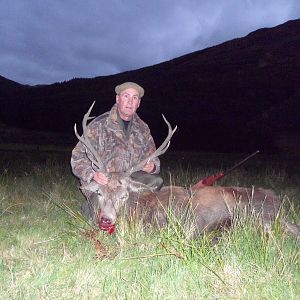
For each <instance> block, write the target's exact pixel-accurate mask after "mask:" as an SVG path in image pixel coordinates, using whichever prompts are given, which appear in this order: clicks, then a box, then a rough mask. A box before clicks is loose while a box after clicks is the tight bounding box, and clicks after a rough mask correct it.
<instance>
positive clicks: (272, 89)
mask: <svg viewBox="0 0 300 300" xmlns="http://www.w3.org/2000/svg"><path fill="white" fill-rule="evenodd" d="M299 70H300V20H293V21H289V22H287V23H285V24H282V25H279V26H276V27H273V28H263V29H259V30H256V31H254V32H252V33H250V34H248V35H247V36H245V37H243V38H239V39H234V40H231V41H228V42H225V43H223V44H220V45H217V46H214V47H211V48H207V49H204V50H202V51H196V52H193V53H190V54H187V55H184V56H181V57H179V58H175V59H173V60H170V61H167V62H164V63H160V64H157V65H154V66H150V67H146V68H141V69H138V70H134V71H130V72H124V73H121V74H116V75H112V76H103V77H96V78H93V79H73V80H71V81H68V82H64V83H56V84H53V85H47V86H34V87H28V86H26V87H24V86H21V87H19V88H16V89H7V90H5V91H6V92H5V94H0V101H1V103H2V108H3V109H2V110H1V112H0V118H1V119H0V121H2V122H4V123H8V124H11V125H14V126H18V127H23V128H34V129H38V130H52V131H65V132H68V133H69V134H70V135H73V131H72V128H73V124H74V123H75V122H77V123H78V122H80V120H81V118H82V116H83V114H84V113H85V112H86V110H87V109H88V107H89V105H90V104H91V103H92V101H93V100H96V105H95V109H94V112H95V114H100V113H102V112H104V111H106V110H108V109H110V107H111V106H112V104H113V102H114V99H115V95H114V86H115V85H117V84H119V83H121V82H124V81H136V82H138V83H140V84H141V85H142V86H143V87H144V88H145V90H146V93H145V97H144V98H143V103H142V106H141V108H140V111H139V114H140V115H141V117H142V118H143V119H144V120H145V121H146V122H147V123H149V125H150V128H151V129H152V132H153V135H154V137H155V139H156V140H157V141H158V142H160V141H161V140H162V138H163V135H164V134H165V131H163V130H161V128H162V126H164V125H163V121H162V118H161V113H164V114H165V115H166V117H167V118H168V120H169V121H170V122H171V124H173V125H175V124H177V125H178V127H179V130H178V132H177V133H176V135H175V136H174V138H173V141H172V145H173V147H174V148H177V149H194V150H206V151H245V152H250V151H251V150H256V149H262V150H265V151H275V150H276V149H278V143H277V142H276V137H277V136H278V134H280V133H281V132H299V131H300V121H299V115H300V114H299V104H298V102H299V96H300V72H299ZM0 84H1V82H0ZM12 112H13V113H12ZM12 116H14V117H13V118H12Z"/></svg>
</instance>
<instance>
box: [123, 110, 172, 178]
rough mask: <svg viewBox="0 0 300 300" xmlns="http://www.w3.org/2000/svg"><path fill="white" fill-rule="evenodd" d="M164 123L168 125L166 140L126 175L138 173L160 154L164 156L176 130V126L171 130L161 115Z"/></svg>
mask: <svg viewBox="0 0 300 300" xmlns="http://www.w3.org/2000/svg"><path fill="white" fill-rule="evenodd" d="M162 117H163V119H164V121H165V123H166V124H167V125H168V135H167V137H166V139H165V140H164V141H163V143H162V144H161V145H160V146H159V147H158V148H157V149H156V150H155V152H153V153H152V154H151V155H150V156H148V157H147V158H145V159H144V160H142V161H141V162H139V163H138V164H136V165H133V166H132V167H131V168H130V169H129V170H128V171H127V174H128V175H131V174H132V173H134V172H136V171H140V170H142V169H143V168H144V166H145V165H146V163H147V162H148V161H150V160H152V159H153V158H155V157H158V156H160V155H162V154H164V153H165V152H166V151H167V150H168V148H169V146H170V140H171V137H172V136H173V134H174V133H175V131H176V129H177V125H176V126H175V128H174V129H172V127H171V124H170V123H169V122H168V120H167V119H166V118H165V116H164V115H162Z"/></svg>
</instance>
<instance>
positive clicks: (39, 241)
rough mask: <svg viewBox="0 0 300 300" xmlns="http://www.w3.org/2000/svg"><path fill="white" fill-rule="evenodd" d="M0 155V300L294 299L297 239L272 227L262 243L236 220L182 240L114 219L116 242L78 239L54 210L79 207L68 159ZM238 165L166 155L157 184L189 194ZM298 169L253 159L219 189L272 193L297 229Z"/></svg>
mask: <svg viewBox="0 0 300 300" xmlns="http://www.w3.org/2000/svg"><path fill="white" fill-rule="evenodd" d="M1 154H2V155H1V161H0V174H1V177H0V243H1V247H0V253H1V258H0V299H94V298H99V297H100V298H102V299H251V298H252V299H299V295H300V264H299V259H300V257H299V239H298V240H297V239H295V238H293V237H290V236H289V235H287V234H286V233H284V232H282V230H281V229H280V226H279V224H275V226H274V228H273V231H272V233H271V234H270V235H268V236H266V235H265V234H263V233H262V231H261V230H260V228H259V226H258V225H257V224H256V223H255V222H254V220H252V219H251V218H247V219H244V220H235V226H234V228H233V229H232V230H230V231H225V232H222V233H211V234H207V235H205V236H203V237H201V238H198V239H190V238H189V236H188V235H187V234H186V232H185V231H184V230H182V229H181V228H180V227H179V226H177V225H176V224H175V225H170V226H169V227H168V228H165V229H163V230H161V231H158V230H156V229H154V228H151V227H147V228H144V227H143V226H142V225H141V224H132V223H130V224H128V223H126V222H125V221H124V218H121V219H120V221H119V223H118V224H117V231H116V234H115V235H112V236H110V235H108V234H107V233H105V232H97V231H95V230H91V228H89V227H88V226H87V225H85V224H82V227H83V228H84V234H83V233H81V232H80V231H79V230H78V226H79V225H80V226H81V224H79V222H78V221H77V220H74V219H73V218H71V217H70V216H69V215H68V214H67V213H66V212H65V211H64V210H62V209H61V208H60V207H58V206H57V205H56V204H55V203H60V204H65V205H67V206H68V207H70V208H71V209H72V210H74V211H76V210H78V209H79V207H80V203H81V202H82V201H83V198H82V196H81V194H80V192H79V190H78V187H77V185H78V183H77V180H76V179H75V178H74V177H73V176H72V175H71V172H70V168H69V164H68V160H69V157H68V156H69V154H67V155H66V154H63V153H56V154H50V153H47V154H45V153H43V152H38V151H37V152H35V153H34V154H33V155H32V154H31V153H30V152H24V153H18V152H14V153H6V152H3V153H1ZM241 158H243V155H241V156H239V155H237V156H235V155H221V154H215V155H207V154H198V153H190V154H188V153H170V154H169V155H166V156H164V157H163V158H162V164H163V176H164V178H165V180H166V181H168V180H169V178H170V177H171V179H172V182H174V183H175V184H180V185H186V186H189V185H190V184H193V183H195V182H196V181H197V180H199V179H201V178H202V177H205V176H206V175H211V174H213V173H216V172H218V171H219V170H220V169H223V168H227V167H229V166H231V165H232V164H233V163H234V162H236V161H238V160H239V159H241ZM299 170H300V168H299V162H295V161H281V160H279V159H278V158H276V157H262V158H259V157H257V158H254V159H253V160H251V161H250V162H249V163H247V165H246V166H243V167H241V168H240V169H239V170H238V171H235V172H234V173H232V174H231V175H228V177H226V178H224V179H223V180H222V182H220V184H222V185H229V184H230V185H239V186H242V185H247V186H252V185H255V186H263V187H266V188H273V189H275V191H276V192H277V193H278V194H279V195H280V196H281V198H282V199H283V200H284V202H285V205H284V210H283V211H282V216H284V217H287V218H288V219H290V220H292V221H296V222H297V223H298V224H300V218H299V211H300V209H299V204H300V196H299V195H300V193H299V192H300V190H299V186H300V185H299V178H298V174H299ZM282 216H280V217H279V219H280V218H281V217H282ZM216 237H217V238H218V242H217V243H216V242H215V241H216Z"/></svg>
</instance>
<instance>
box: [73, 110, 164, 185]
mask: <svg viewBox="0 0 300 300" xmlns="http://www.w3.org/2000/svg"><path fill="white" fill-rule="evenodd" d="M87 136H88V137H89V138H90V141H91V143H92V145H93V147H94V148H95V149H96V150H97V151H98V153H99V156H100V157H101V158H102V159H103V163H104V165H105V166H106V169H109V171H110V172H121V171H126V170H128V169H129V167H130V166H132V165H133V164H136V163H138V162H140V161H141V160H143V159H145V158H146V157H148V156H149V155H150V154H152V153H153V152H154V151H155V149H156V148H155V144H154V141H153V138H152V136H151V133H150V130H149V127H148V125H147V124H146V123H145V122H143V121H142V120H141V119H140V118H139V116H138V115H137V114H134V116H133V118H132V120H131V121H130V122H129V124H128V128H127V130H125V128H124V123H123V121H122V120H121V118H120V117H119V114H118V111H117V106H116V104H115V105H114V106H113V107H112V109H111V110H110V111H108V112H106V113H104V114H102V115H101V116H99V117H97V118H95V119H94V120H93V121H92V122H90V123H89V124H88V126H87ZM87 155H92V154H91V153H90V152H89V151H88V150H87V149H86V147H85V146H84V145H83V144H82V143H81V142H78V144H77V145H76V147H75V148H74V149H73V151H72V157H71V167H72V171H73V173H74V175H75V176H77V177H78V178H80V180H81V182H82V183H83V184H84V183H85V184H86V183H89V182H90V181H91V180H92V178H93V175H94V169H93V166H92V163H91V161H90V160H89V159H88V157H87ZM153 162H154V164H155V171H154V173H159V171H160V161H159V159H158V158H154V159H153Z"/></svg>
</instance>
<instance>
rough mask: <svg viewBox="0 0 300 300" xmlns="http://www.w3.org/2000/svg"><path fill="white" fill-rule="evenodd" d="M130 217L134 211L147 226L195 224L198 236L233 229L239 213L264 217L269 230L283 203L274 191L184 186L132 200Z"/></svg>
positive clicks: (263, 220) (129, 207) (266, 227)
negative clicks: (170, 221) (170, 220)
mask: <svg viewBox="0 0 300 300" xmlns="http://www.w3.org/2000/svg"><path fill="white" fill-rule="evenodd" d="M132 199H135V200H131V201H130V200H129V205H127V213H126V214H127V215H130V213H131V212H132V211H134V214H135V215H136V216H139V217H140V218H142V219H143V222H144V223H157V224H158V225H159V226H164V225H166V224H167V223H168V218H169V217H170V215H171V217H173V216H175V218H179V219H180V220H181V221H184V222H185V221H188V222H192V223H194V224H193V230H194V231H195V234H201V233H203V232H204V231H209V230H214V229H217V228H220V227H223V226H229V225H230V224H231V222H232V219H233V218H234V216H235V215H236V213H247V214H252V215H256V216H260V217H261V221H262V225H263V227H264V229H265V230H269V229H270V227H271V224H272V222H273V221H274V219H275V218H276V216H277V213H278V211H279V208H280V200H279V198H278V197H277V196H276V195H275V193H274V192H273V191H272V190H266V189H260V188H259V189H249V188H241V187H221V186H213V187H212V186H207V187H202V188H198V189H195V190H193V189H192V190H191V191H189V190H187V189H186V188H184V187H180V186H169V187H164V188H162V189H161V190H160V191H159V192H154V193H153V192H143V193H142V194H140V195H138V196H135V197H132Z"/></svg>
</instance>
